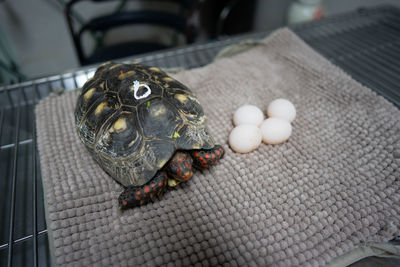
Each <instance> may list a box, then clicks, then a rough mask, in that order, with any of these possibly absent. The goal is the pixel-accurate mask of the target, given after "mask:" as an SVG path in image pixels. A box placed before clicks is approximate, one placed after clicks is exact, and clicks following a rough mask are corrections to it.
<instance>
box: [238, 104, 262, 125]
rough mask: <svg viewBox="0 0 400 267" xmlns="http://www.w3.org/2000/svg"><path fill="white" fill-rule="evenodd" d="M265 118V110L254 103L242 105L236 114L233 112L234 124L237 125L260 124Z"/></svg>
mask: <svg viewBox="0 0 400 267" xmlns="http://www.w3.org/2000/svg"><path fill="white" fill-rule="evenodd" d="M263 120H264V114H263V112H262V111H261V109H259V108H258V107H256V106H253V105H244V106H241V107H240V108H238V109H237V110H236V111H235V114H233V124H234V125H235V126H238V125H241V124H253V125H256V126H260V125H261V123H262V122H263Z"/></svg>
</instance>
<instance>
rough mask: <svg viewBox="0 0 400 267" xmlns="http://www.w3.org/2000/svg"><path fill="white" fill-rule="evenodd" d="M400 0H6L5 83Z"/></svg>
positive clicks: (1, 19) (1, 63)
mask: <svg viewBox="0 0 400 267" xmlns="http://www.w3.org/2000/svg"><path fill="white" fill-rule="evenodd" d="M382 4H389V5H394V6H398V7H400V1H399V0H175V1H173V0H170V1H168V0H159V1H150V0H142V1H139V0H131V1H126V0H119V1H111V0H109V1H107V0H97V1H95V0H86V1H79V0H72V1H69V0H36V1H31V0H12V1H11V0H0V84H8V83H13V82H17V81H23V80H26V79H32V78H38V77H42V76H48V75H52V74H57V73H63V72H68V71H70V70H74V69H76V68H79V67H81V66H86V65H92V64H96V63H99V62H103V61H106V60H110V59H113V58H121V57H126V56H131V55H135V54H142V53H149V52H153V51H160V50H163V49H168V48H174V47H182V46H185V45H189V44H193V43H204V42H210V41H213V40H218V39H223V38H228V37H229V36H232V35H236V34H243V33H249V32H263V31H265V32H267V31H271V30H274V29H277V28H279V27H283V26H285V25H288V24H294V23H301V22H304V21H309V20H315V19H320V18H323V17H328V16H332V15H336V14H340V13H344V12H349V11H353V10H356V9H361V8H364V7H371V6H376V5H382Z"/></svg>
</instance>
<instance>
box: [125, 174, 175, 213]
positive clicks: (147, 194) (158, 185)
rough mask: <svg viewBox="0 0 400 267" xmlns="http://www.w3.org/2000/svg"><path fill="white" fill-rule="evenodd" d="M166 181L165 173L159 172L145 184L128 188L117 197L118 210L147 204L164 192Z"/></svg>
mask: <svg viewBox="0 0 400 267" xmlns="http://www.w3.org/2000/svg"><path fill="white" fill-rule="evenodd" d="M167 181H168V178H167V175H166V173H165V172H164V171H159V172H157V174H156V175H155V176H154V178H153V179H151V180H150V181H149V182H148V183H147V184H144V185H142V186H128V187H127V188H126V189H125V190H124V192H122V193H121V195H119V197H118V203H119V208H120V209H122V210H125V209H128V208H133V207H137V206H141V205H145V204H147V203H149V202H150V201H152V200H154V199H155V198H156V197H157V196H161V195H162V194H163V193H164V192H165V189H166V187H167Z"/></svg>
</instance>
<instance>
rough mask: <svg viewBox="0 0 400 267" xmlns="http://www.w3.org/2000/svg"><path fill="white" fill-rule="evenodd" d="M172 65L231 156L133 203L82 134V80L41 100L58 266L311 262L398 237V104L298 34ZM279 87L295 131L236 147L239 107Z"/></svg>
mask: <svg viewBox="0 0 400 267" xmlns="http://www.w3.org/2000/svg"><path fill="white" fill-rule="evenodd" d="M174 77H175V78H177V79H178V80H180V81H181V82H182V83H184V84H186V85H187V86H188V87H189V88H191V89H192V90H193V92H194V93H195V94H196V95H197V97H198V99H199V100H200V102H201V104H202V106H203V108H204V111H205V113H206V115H207V118H208V125H209V128H210V130H211V132H212V133H213V135H214V138H215V139H216V141H217V143H220V144H222V145H223V146H224V148H225V149H226V155H225V158H224V159H223V160H222V161H221V162H220V164H218V165H215V166H213V167H212V168H211V169H210V170H206V171H204V172H196V173H195V174H194V175H193V178H192V179H191V180H190V181H188V182H187V183H183V184H181V185H180V186H178V187H177V188H175V189H171V190H169V191H168V192H167V193H166V194H165V195H164V196H163V197H162V198H161V199H160V200H158V201H156V202H154V203H150V204H148V205H145V206H142V207H138V208H134V209H131V210H128V211H125V212H121V211H120V210H118V203H117V197H118V195H119V194H120V192H121V191H122V190H123V188H122V187H121V186H120V185H119V184H118V183H116V182H115V181H114V180H113V179H112V178H110V177H109V176H108V175H107V174H106V173H104V172H103V171H102V169H101V168H100V167H99V166H98V165H97V164H96V163H95V161H94V160H93V159H92V158H91V157H90V155H89V153H88V152H87V151H86V150H85V148H84V146H83V144H81V143H80V141H79V140H78V137H77V135H76V132H75V128H74V118H73V111H74V107H75V101H76V99H77V96H78V92H67V93H64V94H63V95H61V96H56V95H51V96H49V97H48V98H46V99H45V100H43V101H42V102H41V103H40V104H39V105H38V106H37V108H36V126H37V134H38V146H39V152H40V161H41V169H42V175H43V186H44V189H45V198H46V200H45V201H46V210H47V221H48V229H49V240H50V243H51V244H52V254H53V256H54V263H55V264H58V265H82V266H89V265H90V266H100V265H102V266H110V265H120V266H136V265H139V264H140V265H142V264H143V265H147V266H161V265H162V266H164V265H167V264H170V265H171V266H172V265H176V266H188V265H196V266H215V265H226V266H244V265H267V264H270V265H274V266H275V265H281V266H289V265H294V266H298V265H312V266H316V265H325V264H327V263H329V262H331V261H332V260H333V259H334V258H335V257H337V256H340V255H342V254H344V253H346V252H348V251H350V250H351V249H353V248H354V247H355V246H356V245H358V244H360V243H363V242H384V241H388V240H390V239H392V238H394V237H395V236H397V235H400V206H399V203H400V194H399V188H400V181H399V177H400V111H399V110H398V109H397V108H395V107H394V106H393V105H392V104H390V103H389V102H388V101H386V100H385V99H383V98H382V97H380V96H377V95H376V94H375V93H374V92H372V91H371V90H370V89H368V88H366V87H364V86H362V85H360V84H359V83H358V82H356V81H354V80H353V79H352V78H351V77H349V76H348V75H346V74H345V73H344V72H343V71H341V70H340V69H339V68H337V67H335V66H333V65H332V64H330V63H329V62H328V61H327V60H326V59H325V58H323V57H322V56H320V55H319V54H317V53H316V52H314V51H313V50H312V49H311V48H310V47H308V46H307V45H306V44H305V43H304V42H303V41H302V40H300V39H299V38H298V37H297V36H295V34H293V33H292V32H290V31H289V30H287V29H282V30H279V31H277V32H275V33H274V34H272V35H271V36H270V37H269V38H267V39H266V40H265V41H264V42H262V43H261V44H260V45H258V46H256V47H255V48H253V49H251V50H249V51H246V52H244V53H241V54H238V55H235V56H233V57H230V58H223V59H219V60H217V61H215V62H214V63H212V64H210V65H208V66H205V67H203V68H198V69H193V70H188V71H183V72H180V73H178V74H175V75H174ZM280 97H283V98H287V99H289V100H290V101H292V102H293V103H294V104H295V106H296V108H297V118H296V119H295V121H294V122H293V124H292V126H293V134H292V136H291V137H290V139H289V140H288V141H287V142H286V143H284V144H281V145H266V144H261V146H260V147H259V148H258V149H257V150H256V151H254V152H252V153H250V154H237V153H234V152H233V151H232V150H231V149H230V148H229V146H228V145H227V139H228V135H229V132H230V131H231V129H232V128H233V126H232V121H231V120H232V115H233V113H234V111H235V110H236V109H237V108H238V107H240V106H241V105H244V104H253V105H256V106H258V107H260V108H261V109H263V110H265V109H266V107H267V105H268V103H269V102H270V101H272V100H273V99H275V98H280Z"/></svg>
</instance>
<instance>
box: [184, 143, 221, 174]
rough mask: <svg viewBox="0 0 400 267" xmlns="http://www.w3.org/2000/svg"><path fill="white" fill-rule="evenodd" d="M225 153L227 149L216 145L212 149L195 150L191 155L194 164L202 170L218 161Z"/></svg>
mask: <svg viewBox="0 0 400 267" xmlns="http://www.w3.org/2000/svg"><path fill="white" fill-rule="evenodd" d="M224 154H225V150H224V148H223V147H222V146H220V145H215V146H214V147H213V148H211V149H201V150H193V151H192V152H191V153H190V155H191V156H192V158H193V166H194V167H196V168H198V169H200V170H202V169H207V168H209V167H211V166H212V165H215V164H217V163H218V161H219V160H220V159H222V157H223V156H224Z"/></svg>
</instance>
